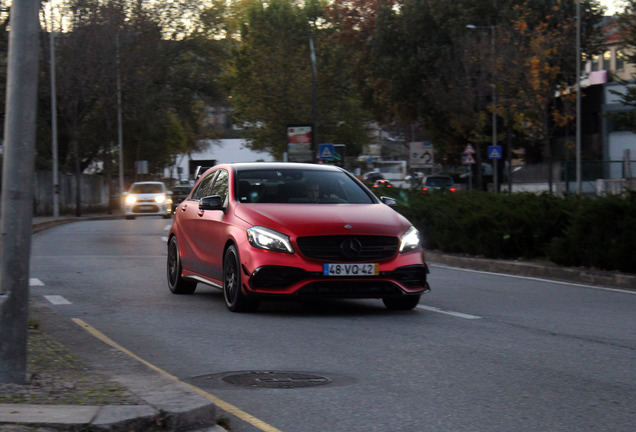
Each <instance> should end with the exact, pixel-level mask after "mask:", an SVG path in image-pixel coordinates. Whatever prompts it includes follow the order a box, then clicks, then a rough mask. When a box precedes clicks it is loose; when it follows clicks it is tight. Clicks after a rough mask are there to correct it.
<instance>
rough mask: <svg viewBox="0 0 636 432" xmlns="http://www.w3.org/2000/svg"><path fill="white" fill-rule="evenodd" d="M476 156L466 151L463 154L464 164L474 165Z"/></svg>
mask: <svg viewBox="0 0 636 432" xmlns="http://www.w3.org/2000/svg"><path fill="white" fill-rule="evenodd" d="M474 164H475V158H474V157H473V155H472V154H470V153H464V154H463V155H462V165H474Z"/></svg>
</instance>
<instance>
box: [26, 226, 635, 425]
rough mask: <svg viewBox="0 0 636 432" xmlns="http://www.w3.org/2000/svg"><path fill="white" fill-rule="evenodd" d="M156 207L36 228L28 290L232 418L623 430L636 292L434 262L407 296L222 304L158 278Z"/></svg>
mask: <svg viewBox="0 0 636 432" xmlns="http://www.w3.org/2000/svg"><path fill="white" fill-rule="evenodd" d="M169 223H170V221H166V220H163V219H160V218H146V219H143V218H139V219H137V220H131V221H126V220H108V221H87V222H77V223H73V224H68V225H62V226H59V227H55V228H51V229H48V230H46V231H43V232H41V233H38V234H36V235H35V236H34V237H33V241H32V258H31V271H30V277H31V278H32V285H33V286H32V287H31V297H32V299H33V300H35V301H40V302H46V303H48V304H53V307H54V308H55V310H56V311H57V312H59V313H60V314H62V315H64V316H66V317H68V318H81V319H82V320H84V321H85V322H87V323H88V324H89V325H91V326H93V327H95V328H96V329H97V330H99V331H101V332H102V333H104V334H106V335H107V336H108V337H109V338H111V339H113V340H114V341H115V342H117V343H118V344H120V345H122V346H123V347H125V348H127V349H128V350H130V351H132V352H133V353H134V354H136V355H138V356H139V357H141V358H142V359H144V360H146V361H148V362H150V363H151V364H154V365H156V366H157V367H160V368H162V369H163V370H165V371H167V372H169V373H171V374H173V375H176V376H177V377H179V378H180V379H181V380H182V381H185V382H188V383H191V384H194V385H196V386H198V387H199V388H201V389H203V390H204V391H206V392H208V393H210V394H213V395H214V396H216V397H218V398H219V401H220V406H219V408H220V409H219V411H220V412H221V413H223V411H224V408H225V409H226V410H227V411H228V413H226V416H228V417H229V418H230V420H231V424H232V428H233V429H232V430H233V431H235V432H254V431H270V432H272V431H283V432H324V431H332V432H333V431H336V432H339V431H342V432H352V431H353V432H356V431H361V432H362V431H364V432H370V431H392V432H396V431H408V432H413V431H434V432H446V431H449V432H450V431H452V432H458V431H475V432H482V431H483V432H494V431H502V432H503V431H506V432H508V431H524V432H531V431H537V432H539V431H540V432H545V431H555V432H556V431H567V432H572V431H577V432H584V431H594V432H597V431H600V430H602V431H604V432H610V431H616V432H626V431H633V430H636V397H635V395H636V374H635V373H634V371H635V370H636V294H635V293H634V292H631V293H630V292H626V291H620V290H608V289H603V288H600V287H589V286H582V285H575V284H568V283H562V282H550V281H545V280H536V279H529V278H521V277H511V276H505V275H496V274H491V273H481V272H475V271H467V270H459V269H453V268H449V267H439V266H433V267H432V273H431V275H430V282H431V286H432V288H433V291H432V293H429V294H427V295H425V296H424V297H423V298H422V301H421V302H420V306H418V308H417V309H416V310H414V311H409V312H401V313H400V312H389V311H387V310H386V309H385V308H384V307H383V305H382V302H381V301H379V300H363V301H330V302H321V303H318V304H300V303H295V302H286V303H264V304H263V305H262V307H261V308H260V309H259V312H257V313H255V314H233V313H230V312H228V311H227V310H226V309H225V305H224V302H223V297H222V294H221V292H220V291H218V290H215V289H213V288H208V287H205V286H203V285H199V287H198V288H197V291H196V293H195V294H194V295H192V296H175V295H173V294H171V293H170V292H169V290H168V288H167V285H166V281H165V271H166V270H165V257H166V246H165V242H166V236H167V225H168V224H169ZM250 384H255V385H250ZM226 404H228V405H226Z"/></svg>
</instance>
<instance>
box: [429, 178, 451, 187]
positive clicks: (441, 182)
mask: <svg viewBox="0 0 636 432" xmlns="http://www.w3.org/2000/svg"><path fill="white" fill-rule="evenodd" d="M426 185H427V186H452V185H453V179H452V178H450V177H429V178H427V179H426Z"/></svg>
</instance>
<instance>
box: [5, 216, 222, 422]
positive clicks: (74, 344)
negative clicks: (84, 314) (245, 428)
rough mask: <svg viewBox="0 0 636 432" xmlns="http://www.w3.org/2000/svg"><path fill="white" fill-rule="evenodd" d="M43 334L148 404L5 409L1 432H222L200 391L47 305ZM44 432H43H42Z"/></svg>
mask: <svg viewBox="0 0 636 432" xmlns="http://www.w3.org/2000/svg"><path fill="white" fill-rule="evenodd" d="M121 217H122V216H121V215H119V214H110V215H109V214H88V215H86V216H82V217H74V216H63V217H60V218H53V217H34V218H33V232H34V233H36V232H38V231H41V230H43V229H47V228H50V227H53V226H56V225H61V224H66V223H71V222H76V221H79V220H101V219H116V218H121ZM32 308H33V312H32V313H33V314H34V315H35V316H36V319H37V321H38V323H39V326H40V328H41V329H42V330H43V331H44V332H46V333H48V334H51V335H52V336H53V337H54V338H55V339H56V340H58V341H59V342H60V343H62V344H63V345H64V346H65V347H66V348H68V349H69V350H70V351H71V352H72V353H73V354H77V355H78V356H79V357H80V358H81V360H82V361H83V362H85V363H87V364H89V365H90V368H91V370H94V371H96V372H97V373H99V374H102V375H104V376H105V377H107V378H110V379H111V380H112V381H113V382H115V383H118V384H120V385H123V386H125V387H126V388H128V389H129V390H130V392H132V393H133V394H135V395H136V396H137V397H138V398H139V400H141V401H143V403H140V404H136V405H109V406H86V405H29V404H19V403H18V404H0V430H2V431H3V432H4V431H10V432H27V431H29V432H30V431H34V430H45V431H47V432H53V431H80V430H81V431H84V430H94V431H100V430H101V431H112V432H120V431H121V432H159V431H171V432H182V431H192V432H220V431H224V430H225V429H223V428H221V427H220V426H218V425H217V424H216V418H217V417H216V416H217V413H216V406H215V405H214V403H212V402H211V401H209V400H208V399H206V398H205V397H204V396H203V395H201V394H199V393H197V392H196V391H195V390H194V389H192V388H190V387H188V386H186V385H185V384H183V383H181V382H179V381H177V380H176V379H173V378H171V377H170V376H168V375H166V374H163V373H161V372H159V371H156V370H154V369H152V368H150V367H149V366H147V365H145V364H143V363H141V362H140V361H138V360H136V359H134V358H133V357H130V356H128V355H127V354H125V353H123V352H120V351H117V350H115V349H113V347H111V346H110V345H107V344H106V343H104V342H102V341H100V340H99V339H97V338H96V337H94V336H92V335H91V334H89V333H88V332H87V331H86V330H84V329H82V328H81V327H80V326H79V325H77V324H75V323H73V322H70V321H68V320H67V319H65V318H64V317H62V316H60V315H58V314H57V313H55V311H54V310H53V309H52V308H49V307H48V306H46V305H33V306H32ZM40 428H41V429H40Z"/></svg>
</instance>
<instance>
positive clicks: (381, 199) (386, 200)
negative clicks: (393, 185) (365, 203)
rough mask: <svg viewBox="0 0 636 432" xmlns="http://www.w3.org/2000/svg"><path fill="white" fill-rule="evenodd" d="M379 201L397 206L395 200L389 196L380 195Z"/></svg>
mask: <svg viewBox="0 0 636 432" xmlns="http://www.w3.org/2000/svg"><path fill="white" fill-rule="evenodd" d="M380 201H382V202H383V203H384V204H386V205H388V206H389V207H391V208H397V206H398V205H397V201H396V200H395V199H393V198H390V197H386V196H383V197H380Z"/></svg>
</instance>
